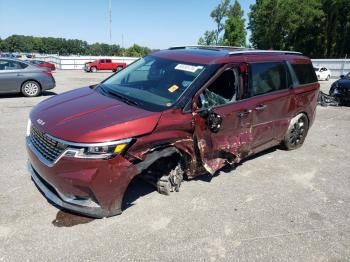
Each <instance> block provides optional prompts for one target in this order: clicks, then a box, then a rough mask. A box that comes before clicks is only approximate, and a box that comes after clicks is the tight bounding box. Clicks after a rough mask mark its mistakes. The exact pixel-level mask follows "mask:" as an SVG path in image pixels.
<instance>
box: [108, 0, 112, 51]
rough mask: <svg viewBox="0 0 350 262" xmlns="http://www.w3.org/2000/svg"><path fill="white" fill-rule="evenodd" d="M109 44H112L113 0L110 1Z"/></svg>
mask: <svg viewBox="0 0 350 262" xmlns="http://www.w3.org/2000/svg"><path fill="white" fill-rule="evenodd" d="M109 43H110V44H112V0H109Z"/></svg>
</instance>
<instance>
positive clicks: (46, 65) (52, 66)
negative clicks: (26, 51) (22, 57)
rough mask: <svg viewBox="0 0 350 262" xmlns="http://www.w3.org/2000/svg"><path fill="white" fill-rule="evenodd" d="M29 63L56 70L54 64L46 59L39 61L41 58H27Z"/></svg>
mask: <svg viewBox="0 0 350 262" xmlns="http://www.w3.org/2000/svg"><path fill="white" fill-rule="evenodd" d="M28 62H29V63H31V64H33V65H36V66H39V67H45V68H47V69H48V70H49V71H55V70H56V66H55V65H54V64H51V63H49V62H46V61H41V60H28Z"/></svg>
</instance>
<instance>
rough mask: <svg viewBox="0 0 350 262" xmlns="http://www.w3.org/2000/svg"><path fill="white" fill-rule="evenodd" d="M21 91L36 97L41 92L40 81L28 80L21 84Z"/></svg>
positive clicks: (28, 95) (25, 94)
mask: <svg viewBox="0 0 350 262" xmlns="http://www.w3.org/2000/svg"><path fill="white" fill-rule="evenodd" d="M21 92H22V94H23V95H24V96H27V97H34V96H38V95H40V93H41V88H40V85H39V83H38V82H35V81H26V82H24V83H23V84H22V86H21Z"/></svg>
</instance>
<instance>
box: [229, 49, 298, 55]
mask: <svg viewBox="0 0 350 262" xmlns="http://www.w3.org/2000/svg"><path fill="white" fill-rule="evenodd" d="M261 53H263V54H284V55H303V54H302V53H300V52H296V51H282V50H258V49H250V50H237V51H232V52H229V54H230V55H240V54H261Z"/></svg>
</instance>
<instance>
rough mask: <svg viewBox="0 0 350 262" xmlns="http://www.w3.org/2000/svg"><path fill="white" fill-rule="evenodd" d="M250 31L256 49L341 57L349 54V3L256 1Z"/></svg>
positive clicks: (345, 0)
mask: <svg viewBox="0 0 350 262" xmlns="http://www.w3.org/2000/svg"><path fill="white" fill-rule="evenodd" d="M249 28H250V29H251V31H252V35H251V39H250V40H251V42H252V44H253V46H254V47H257V48H262V49H269V48H272V49H285V50H296V51H301V52H303V53H304V54H306V55H308V56H311V57H333V58H335V57H342V56H344V55H345V54H349V53H350V45H349V44H348V43H349V40H350V1H348V0H300V1H295V0H257V1H256V4H254V5H251V12H250V15H249Z"/></svg>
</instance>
